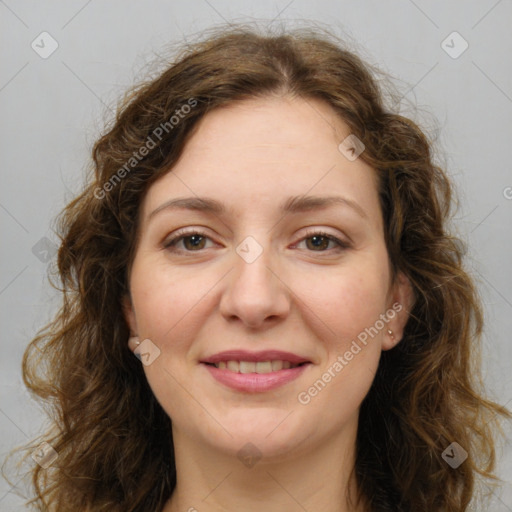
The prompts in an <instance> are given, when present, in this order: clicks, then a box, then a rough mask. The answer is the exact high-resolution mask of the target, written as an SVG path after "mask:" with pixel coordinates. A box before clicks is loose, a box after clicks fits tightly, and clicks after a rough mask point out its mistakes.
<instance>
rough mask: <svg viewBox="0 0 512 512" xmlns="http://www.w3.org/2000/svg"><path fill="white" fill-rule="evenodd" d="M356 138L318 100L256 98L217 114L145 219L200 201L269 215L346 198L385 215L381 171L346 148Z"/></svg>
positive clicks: (167, 178) (156, 190) (160, 187)
mask: <svg viewBox="0 0 512 512" xmlns="http://www.w3.org/2000/svg"><path fill="white" fill-rule="evenodd" d="M349 134H350V129H349V127H348V126H347V125H346V123H344V122H343V120H341V119H340V118H339V116H337V115H336V113H335V112H334V110H332V108H331V107H330V106H329V105H328V104H326V103H324V102H322V101H320V100H316V99H310V98H308V99H303V98H294V99H290V98H265V99H251V100H244V101H241V102H238V103H236V104H233V105H230V106H228V107H223V108H219V109H216V110H213V111H212V112H210V113H208V114H207V115H205V116H204V117H203V118H202V119H201V121H200V122H199V124H198V125H197V126H196V129H195V130H194V133H193V135H192V136H191V137H190V138H189V140H188V142H187V144H186V146H185V148H184V151H183V153H182V155H181V157H180V159H179V161H178V162H177V163H176V164H175V165H174V166H173V168H172V169H171V172H169V173H167V174H165V175H164V176H163V177H161V178H160V179H159V180H158V181H156V182H155V183H154V184H153V185H152V186H151V187H150V189H149V190H148V194H147V195H146V198H145V202H144V203H145V204H144V206H143V215H144V216H145V217H147V216H148V215H149V214H150V213H151V212H152V211H154V209H155V208H158V207H159V206H160V205H161V204H163V203H165V202H166V201H169V200H170V199H173V198H177V197H185V196H186V197H190V196H193V195H196V196H201V197H204V196H208V197H212V198H215V199H216V200H219V201H221V202H222V203H224V204H225V205H226V208H227V210H228V211H229V212H230V213H231V214H232V215H245V214H247V215H251V214H254V215H259V216H261V215H264V214H265V213H268V214H269V215H270V214H272V213H273V212H276V213H277V208H278V207H281V206H282V204H283V203H284V202H285V201H286V199H287V198H289V197H291V196H298V195H315V196H319V195H333V194H337V193H339V194H343V196H345V197H347V198H349V199H351V200H353V201H354V202H355V203H357V204H359V205H360V206H361V208H363V209H364V210H365V211H367V212H368V213H369V215H370V216H374V217H375V216H377V217H379V211H378V210H379V204H378V196H377V183H376V175H375V171H374V170H373V169H372V168H371V167H370V166H368V165H367V164H366V163H365V162H363V161H362V160H361V159H360V158H358V159H357V160H355V161H349V160H348V159H347V158H346V157H345V156H344V155H343V154H342V153H341V152H340V151H339V149H338V146H339V144H340V142H341V141H342V140H343V139H344V138H345V137H347V136H348V135H349ZM376 222H378V221H376Z"/></svg>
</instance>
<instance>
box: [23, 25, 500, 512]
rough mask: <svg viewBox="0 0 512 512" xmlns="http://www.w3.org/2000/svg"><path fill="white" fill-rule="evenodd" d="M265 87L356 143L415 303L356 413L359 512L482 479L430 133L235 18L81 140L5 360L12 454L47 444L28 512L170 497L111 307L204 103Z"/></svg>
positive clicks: (141, 392)
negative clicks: (84, 166) (10, 378)
mask: <svg viewBox="0 0 512 512" xmlns="http://www.w3.org/2000/svg"><path fill="white" fill-rule="evenodd" d="M270 95H273V96H275V95H277V96H290V97H301V98H303V99H305V100H306V101H307V100H309V99H313V98H314V99H320V100H323V101H324V102H326V103H327V104H328V105H330V106H331V108H332V109H333V110H334V111H335V112H336V113H337V114H338V115H339V117H340V118H341V119H342V120H343V121H344V122H345V123H346V124H347V125H348V126H349V128H350V131H351V133H353V134H355V135H356V136H357V137H358V138H359V139H360V140H361V141H362V142H363V143H364V145H365V151H364V152H363V153H362V154H361V155H360V158H362V159H363V160H364V161H365V162H367V163H368V164H369V165H371V166H372V168H373V169H374V170H375V172H376V174H377V176H378V187H379V190H378V192H379V198H380V206H381V209H382V214H383V218H384V229H385V242H386V246H387V249H388V253H389V258H390V262H391V264H392V268H393V270H394V272H395V275H396V272H398V271H400V272H403V273H404V274H405V275H406V276H407V277H408V278H409V280H410V282H411V284H412V286H413V289H414V294H415V298H416V301H415V304H414V306H413V309H412V310H411V312H410V317H409V320H408V323H407V325H406V328H405V332H404V337H403V339H402V340H401V342H400V343H399V344H398V345H397V346H396V347H395V348H394V349H392V350H390V351H387V352H383V353H382V356H381V360H380V363H379V367H378V371H377V374H376V376H375V379H374V382H373V384H372V386H371V389H370V391H369V393H368V395H367V396H366V398H365V399H364V401H363V403H362V405H361V409H360V421H359V429H358V434H357V446H356V460H355V467H354V469H353V471H354V474H355V476H356V479H357V480H356V481H357V484H358V489H359V494H358V496H359V498H360V499H364V501H365V502H367V503H368V504H369V507H370V510H372V511H393V512H400V511H402V512H405V511H407V512H409V511H414V512H419V511H430V512H432V511H447V512H455V511H457V512H461V511H465V510H467V509H468V505H469V503H470V501H471V499H472V497H473V496H474V495H475V492H476V490H477V487H476V482H477V478H479V477H482V479H483V480H485V481H492V479H493V478H495V477H494V475H493V474H492V472H493V469H494V466H495V458H496V456H495V430H496V427H497V426H498V425H497V420H496V418H498V417H500V416H509V415H510V413H509V412H508V411H507V410H506V409H505V408H503V407H501V406H499V405H497V404H495V403H493V402H492V401H490V400H488V399H486V398H485V397H484V392H483V387H482V381H481V377H480V363H479V359H478V357H477V355H478V351H479V340H480V335H481V332H482V326H483V315H482V309H481V305H480V300H479V297H478V295H477V292H476V288H475V284H474V282H473V279H472V278H471V276H470V275H469V274H468V273H467V272H466V271H465V270H464V266H463V256H464V246H463V243H462V242H461V241H460V240H459V239H458V238H457V237H455V236H452V235H451V234H450V233H449V232H448V222H449V220H450V217H451V207H452V204H453V197H452V189H451V185H450V182H449V179H448V177H447V175H446V173H445V172H444V171H443V169H442V168H440V167H439V166H438V165H436V164H435V163H434V158H433V155H432V142H431V141H430V140H429V138H428V137H427V136H426V134H425V133H424V132H423V131H422V130H421V129H420V128H419V127H418V126H417V124H415V123H414V122H413V121H411V120H409V119H408V118H405V117H403V116H401V115H399V114H398V113H396V112H393V111H391V110H392V109H391V108H390V107H386V106H385V101H384V99H383V92H382V90H381V88H380V86H379V85H378V82H377V80H376V79H375V77H374V75H373V71H372V68H371V67H370V66H369V65H368V64H366V63H364V62H363V61H362V59H361V58H360V57H358V56H357V55H356V54H355V53H354V52H352V51H349V50H348V49H346V47H345V46H344V45H343V43H341V42H340V41H339V40H338V39H337V38H336V37H335V36H333V35H332V34H330V33H329V32H328V31H325V30H324V31H323V33H322V32H321V31H320V32H319V31H318V30H316V29H314V30H312V29H309V30H308V29H295V30H290V31H286V32H284V33H279V34H271V33H265V34H264V33H261V32H259V31H258V30H255V29H254V28H251V27H249V26H243V25H240V26H235V27H233V28H226V27H222V29H220V30H218V29H217V30H215V31H213V33H210V34H208V35H207V37H203V38H202V39H201V40H200V41H199V42H195V43H194V44H192V45H190V46H187V47H184V48H183V50H182V51H181V52H180V53H179V54H178V55H177V57H176V58H175V60H174V61H173V62H172V64H170V65H167V66H166V69H165V70H164V71H163V72H162V73H160V74H159V75H158V76H156V77H153V78H151V79H149V80H146V81H145V82H144V83H142V84H141V85H139V86H137V87H135V88H134V89H133V90H132V91H131V92H130V94H128V95H127V96H126V97H125V98H124V100H123V103H122V104H121V106H120V108H119V109H118V113H117V115H116V118H115V121H114V122H113V123H112V124H111V125H110V126H109V127H108V129H107V130H106V133H105V134H104V135H102V136H101V138H100V139H99V140H98V141H97V142H96V143H95V145H94V149H93V153H92V160H93V164H94V174H93V175H91V176H90V179H89V180H88V182H87V183H86V185H85V186H84V188H83V190H82V192H81V193H80V194H79V195H78V196H77V197H76V198H75V199H74V200H73V201H71V202H70V203H69V204H68V205H67V206H66V208H65V209H64V210H63V212H62V213H61V215H60V217H59V224H58V231H59V236H60V238H61V245H60V249H59V252H58V260H57V262H58V276H59V278H60V283H59V285H58V286H59V289H60V291H61V293H62V306H61V308H60V310H59V311H58V312H57V314H56V316H55V318H54V319H53V321H52V322H51V323H49V324H48V325H47V326H46V327H45V328H43V329H41V330H40V331H39V332H38V334H37V336H36V337H35V338H34V339H33V340H32V341H31V343H30V344H29V346H28V347H27V349H26V352H25V354H24V357H23V363H22V365H23V368H22V369H23V379H24V382H25V384H26V386H27V387H28V389H29V390H30V391H31V392H32V393H33V394H34V395H35V396H36V397H38V399H40V400H42V401H43V402H44V403H45V404H46V405H47V406H48V410H49V415H50V417H51V421H52V428H51V430H50V432H48V433H47V435H45V436H44V437H42V438H41V439H39V440H38V441H37V442H35V443H33V444H31V445H30V446H29V447H26V448H25V449H26V450H30V451H33V450H34V448H35V447H36V446H38V444H39V443H40V442H41V440H42V439H44V441H46V442H47V443H48V445H49V446H50V447H51V449H53V450H55V452H56V454H57V458H56V460H54V461H53V462H52V464H51V466H50V467H48V468H43V467H42V466H41V465H39V464H36V463H34V464H33V467H32V468H31V470H30V476H31V482H32V486H33V490H34V495H35V497H33V499H32V500H31V501H30V503H33V504H36V506H37V507H38V509H39V510H50V511H59V512H66V511H76V510H87V511H107V510H108V511H109V512H116V511H119V512H121V511H122V512H154V511H159V510H161V509H162V507H163V506H164V503H165V502H166V501H167V500H168V498H169V497H170V495H171V493H172V491H173V489H174V487H175V485H176V469H175V464H174V455H173V452H174V450H173V440H172V435H171V420H170V419H169V417H168V416H167V414H166V413H165V411H164V410H163V409H162V407H161V406H160V404H159V403H158V402H157V400H156V398H155V397H154V395H153V393H152V391H151V389H150V387H149V385H148V383H147V380H146V377H145V375H144V372H143V370H142V367H141V365H140V362H139V361H137V359H136V358H135V357H134V356H133V354H132V353H131V352H130V351H129V350H128V349H127V339H128V337H129V329H128V326H127V324H126V321H125V319H124V316H123V312H122V298H123V296H125V295H126V294H127V293H128V279H127V277H128V273H129V269H130V265H131V262H132V261H133V257H134V250H135V247H136V243H137V237H138V236H139V225H138V223H139V207H140V205H141V203H142V200H143V198H144V194H145V193H146V191H147V190H148V187H150V186H151V184H152V183H154V182H155V181H156V180H157V179H158V178H159V177H161V176H162V175H163V174H165V173H167V172H169V171H170V170H171V172H172V166H173V164H174V163H175V162H176V161H177V159H178V158H179V156H180V154H181V152H182V151H183V150H184V147H185V144H186V142H187V140H188V138H189V137H190V136H191V134H192V133H193V130H194V127H195V126H196V125H197V123H198V121H199V120H200V119H202V118H203V117H204V116H205V115H207V114H208V112H210V111H212V110H213V109H216V108H219V107H221V106H225V105H229V104H232V103H234V102H238V101H243V100H244V99H249V98H255V97H260V98H265V97H268V96H270ZM340 142H341V141H340ZM143 148H146V149H145V150H144V149H143ZM495 423H496V425H495ZM454 441H455V442H457V443H458V444H459V445H460V446H461V447H462V448H463V449H464V450H465V451H466V452H467V453H468V457H467V459H466V460H465V461H464V462H463V463H462V464H461V465H460V466H459V467H458V468H457V469H454V468H453V467H451V466H450V465H449V464H448V463H447V462H446V460H445V458H443V451H444V450H445V449H446V448H447V447H448V446H449V445H450V444H451V443H452V442H454ZM52 453H53V452H52ZM27 457H28V456H27ZM488 479H490V480H488Z"/></svg>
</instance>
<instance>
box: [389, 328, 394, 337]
mask: <svg viewBox="0 0 512 512" xmlns="http://www.w3.org/2000/svg"><path fill="white" fill-rule="evenodd" d="M388 334H389V335H390V336H391V337H392V338H394V335H393V331H392V330H391V329H388Z"/></svg>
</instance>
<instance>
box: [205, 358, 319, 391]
mask: <svg viewBox="0 0 512 512" xmlns="http://www.w3.org/2000/svg"><path fill="white" fill-rule="evenodd" d="M200 363H201V364H202V365H203V366H205V367H206V369H208V370H209V373H210V375H211V376H212V377H213V378H214V379H215V380H216V381H218V382H219V383H221V384H223V385H224V386H227V387H229V388H231V389H234V390H236V391H240V392H249V393H256V392H264V391H269V390H271V389H274V388H277V387H279V386H282V385H284V384H286V383H288V382H291V381H292V380H294V379H296V378H297V377H299V375H301V374H302V373H303V371H304V370H305V369H306V367H307V366H310V365H311V364H312V362H311V361H309V360H307V359H306V358H304V357H301V356H298V355H296V354H292V353H289V352H281V351H275V350H273V351H264V352H247V351H239V350H236V351H226V352H220V353H218V354H215V355H213V356H211V357H208V358H206V359H204V360H202V361H200Z"/></svg>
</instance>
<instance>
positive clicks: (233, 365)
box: [205, 359, 308, 374]
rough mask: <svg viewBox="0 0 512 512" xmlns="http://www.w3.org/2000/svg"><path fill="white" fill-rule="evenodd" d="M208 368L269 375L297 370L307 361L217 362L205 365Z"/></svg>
mask: <svg viewBox="0 0 512 512" xmlns="http://www.w3.org/2000/svg"><path fill="white" fill-rule="evenodd" d="M205 364H207V365H209V366H215V368H218V369H219V370H227V371H230V372H234V373H258V374H264V373H271V372H278V371H280V370H289V369H290V368H297V367H298V366H303V365H305V364H308V362H307V361H305V362H303V363H297V364H296V363H292V362H291V361H285V360H282V359H274V360H269V361H257V362H256V361H236V360H233V359H231V360H228V361H219V362H218V363H205Z"/></svg>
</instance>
